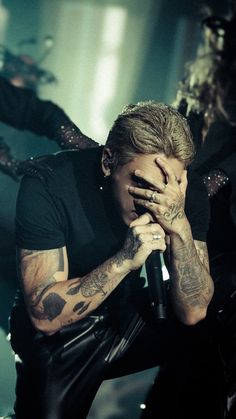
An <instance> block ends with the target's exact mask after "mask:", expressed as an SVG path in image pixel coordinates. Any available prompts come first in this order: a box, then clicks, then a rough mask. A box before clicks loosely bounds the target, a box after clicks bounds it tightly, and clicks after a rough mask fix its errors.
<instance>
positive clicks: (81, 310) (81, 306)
mask: <svg viewBox="0 0 236 419" xmlns="http://www.w3.org/2000/svg"><path fill="white" fill-rule="evenodd" d="M90 303H91V302H90ZM90 303H87V304H85V301H81V302H80V303H77V304H76V305H75V306H74V308H73V311H74V312H75V313H76V312H77V314H78V315H80V314H83V313H84V312H85V311H86V310H87V309H88V307H89V306H90Z"/></svg>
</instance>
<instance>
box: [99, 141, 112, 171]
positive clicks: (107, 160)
mask: <svg viewBox="0 0 236 419" xmlns="http://www.w3.org/2000/svg"><path fill="white" fill-rule="evenodd" d="M112 160H113V159H112V152H111V150H110V149H109V148H107V147H104V149H103V152H102V159H101V164H102V171H103V174H104V176H105V177H107V176H110V175H111V165H112Z"/></svg>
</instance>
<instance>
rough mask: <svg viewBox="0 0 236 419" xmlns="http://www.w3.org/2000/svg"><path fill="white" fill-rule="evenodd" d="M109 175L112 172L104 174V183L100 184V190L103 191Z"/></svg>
mask: <svg viewBox="0 0 236 419" xmlns="http://www.w3.org/2000/svg"><path fill="white" fill-rule="evenodd" d="M109 176H110V173H104V175H103V185H100V186H99V190H100V191H103V189H104V186H105V182H106V179H107V178H109Z"/></svg>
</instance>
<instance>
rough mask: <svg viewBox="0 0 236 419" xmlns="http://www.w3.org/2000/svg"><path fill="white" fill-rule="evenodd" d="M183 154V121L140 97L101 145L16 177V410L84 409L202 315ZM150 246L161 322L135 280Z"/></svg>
mask: <svg viewBox="0 0 236 419" xmlns="http://www.w3.org/2000/svg"><path fill="white" fill-rule="evenodd" d="M193 152H194V149H193V143H192V139H191V134H190V131H189V128H188V126H187V123H186V121H185V119H184V118H183V117H182V116H181V115H180V114H179V113H178V112H177V111H175V110H174V109H172V108H171V107H168V106H166V105H162V104H157V103H154V102H143V103H139V104H137V105H131V106H128V107H126V108H125V109H124V111H123V112H122V113H121V114H120V115H119V116H118V118H117V120H116V121H115V123H114V125H113V127H112V129H111V131H110V133H109V136H108V139H107V142H106V145H105V147H104V148H103V147H99V148H94V149H93V148H91V149H89V150H83V151H77V150H76V151H64V152H61V153H58V154H56V155H53V156H51V157H49V158H47V159H46V160H45V169H43V162H42V160H41V161H40V169H39V171H38V173H37V169H36V170H35V172H34V175H33V176H26V177H25V178H24V179H23V181H22V183H21V187H20V191H19V195H18V201H17V209H16V235H17V245H18V252H17V254H18V256H17V260H18V267H19V279H20V284H21V292H20V293H19V295H18V298H17V300H16V303H15V306H14V308H13V311H12V316H11V343H12V347H13V349H14V351H15V352H16V353H17V355H18V358H17V359H18V360H17V374H18V378H17V386H16V396H17V398H16V405H15V410H16V417H17V419H21V418H22V419H23V418H24V419H28V418H32V416H33V417H34V418H37V419H39V418H40V419H42V418H43V419H59V418H60V419H64V418H66V419H72V418H73V419H75V418H78V417H79V418H81V419H82V418H84V417H86V415H87V413H88V411H89V408H90V406H91V403H92V401H93V398H94V396H95V394H96V392H97V390H98V388H99V386H100V384H101V382H102V381H103V380H104V379H106V378H111V377H114V376H116V375H124V374H128V373H131V372H135V371H138V370H142V369H145V368H150V367H152V366H154V365H158V364H160V363H163V362H168V360H169V359H170V357H171V353H172V351H173V348H174V350H179V349H180V346H181V345H179V344H178V343H179V342H181V336H182V335H183V329H184V330H185V328H186V327H187V328H188V326H190V325H194V324H196V323H198V322H199V321H201V320H202V319H204V318H205V316H206V313H207V308H208V305H209V303H210V301H211V298H212V295H213V288H214V287H213V282H212V279H211V276H210V275H209V266H208V255H207V249H206V244H205V235H206V229H207V219H208V214H207V197H206V194H205V190H204V188H202V186H201V184H200V185H199V184H198V182H197V180H196V179H191V177H190V178H189V179H190V180H189V182H190V184H192V185H193V186H194V188H195V193H198V195H199V196H198V201H197V202H196V201H195V202H193V197H191V196H190V195H189V192H188V193H187V195H186V188H187V177H186V175H187V173H186V168H187V165H188V164H189V163H190V161H191V159H192V156H193ZM190 190H191V187H190V186H189V187H188V191H190ZM185 196H186V201H187V202H186V203H185ZM194 198H195V197H194ZM195 204H196V205H195ZM197 204H198V205H197ZM193 238H194V239H193ZM166 248H168V252H167V251H166ZM154 250H159V251H161V252H165V257H166V260H167V258H168V257H167V253H168V254H169V261H168V262H167V263H168V266H169V271H170V276H171V280H170V284H169V290H168V299H169V301H170V303H169V305H168V314H167V320H166V322H164V323H158V322H157V321H156V319H155V318H154V316H153V313H152V310H151V304H150V300H149V296H148V290H147V288H145V287H144V284H143V281H142V279H141V278H140V270H141V267H142V266H143V264H144V263H145V262H146V260H147V258H148V257H149V255H150V254H151V253H152V252H153V251H154ZM190 329H191V328H190ZM176 344H178V345H177V346H176ZM173 345H175V347H174V346H173Z"/></svg>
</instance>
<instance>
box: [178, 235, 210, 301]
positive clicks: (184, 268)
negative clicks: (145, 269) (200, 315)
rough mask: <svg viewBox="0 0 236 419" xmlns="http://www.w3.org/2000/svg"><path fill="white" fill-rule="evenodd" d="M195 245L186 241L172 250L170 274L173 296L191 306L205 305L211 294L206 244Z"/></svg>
mask: <svg viewBox="0 0 236 419" xmlns="http://www.w3.org/2000/svg"><path fill="white" fill-rule="evenodd" d="M197 243H199V246H198V245H197V247H195V245H194V242H193V241H192V240H191V241H188V242H187V243H186V244H185V245H184V246H182V247H178V248H176V249H175V250H174V252H173V254H172V257H173V261H172V274H173V277H175V284H174V287H173V288H174V290H175V296H176V299H177V300H178V301H179V302H181V304H186V305H188V306H192V307H202V308H204V307H207V305H208V304H209V301H210V299H211V296H212V280H211V278H210V276H209V272H208V269H207V268H208V257H207V249H206V244H205V243H202V244H200V243H201V242H197ZM198 247H199V248H200V250H199V248H198Z"/></svg>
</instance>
